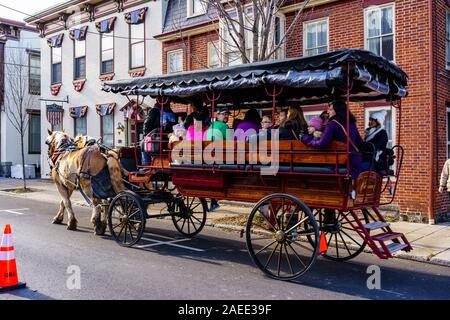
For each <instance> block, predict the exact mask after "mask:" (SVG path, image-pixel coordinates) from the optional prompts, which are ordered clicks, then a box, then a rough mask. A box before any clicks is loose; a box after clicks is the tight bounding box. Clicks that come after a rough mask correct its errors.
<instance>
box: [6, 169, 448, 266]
mask: <svg viewBox="0 0 450 320" xmlns="http://www.w3.org/2000/svg"><path fill="white" fill-rule="evenodd" d="M22 184H23V182H22V180H15V179H5V178H0V193H1V194H7V195H10V196H14V197H24V198H27V199H31V200H36V201H41V202H48V203H53V204H57V203H59V202H60V200H61V198H60V196H59V194H58V192H57V191H56V187H55V185H54V184H53V183H52V182H51V181H49V180H28V182H27V185H28V187H30V188H33V189H38V191H36V192H32V193H27V194H12V193H10V192H5V191H4V190H8V189H16V188H21V187H22ZM72 202H73V204H74V205H76V206H87V204H86V202H85V201H84V199H83V197H82V196H81V194H80V193H79V192H75V193H74V195H73V196H72ZM220 203H221V207H220V208H219V209H218V210H216V211H215V212H214V213H210V214H209V215H208V221H207V224H208V225H209V226H215V227H225V224H227V225H228V226H229V223H232V224H234V223H233V221H238V222H240V223H238V224H239V225H240V226H239V227H238V226H234V227H233V226H231V227H230V228H231V229H233V230H236V231H240V230H241V229H242V221H245V217H243V215H245V214H249V213H250V211H251V207H252V206H251V204H241V203H236V202H230V201H221V202H220ZM55 213H56V212H55ZM391 227H392V229H393V230H394V231H395V232H401V233H404V234H405V235H406V238H407V239H408V240H409V241H410V242H411V244H412V246H413V248H414V250H413V251H411V252H409V253H407V252H403V251H400V252H397V253H395V254H394V255H395V256H396V257H397V258H401V259H409V260H414V261H420V262H426V263H431V264H438V265H444V266H449V267H450V223H446V224H439V225H427V224H419V223H410V222H393V223H391Z"/></svg>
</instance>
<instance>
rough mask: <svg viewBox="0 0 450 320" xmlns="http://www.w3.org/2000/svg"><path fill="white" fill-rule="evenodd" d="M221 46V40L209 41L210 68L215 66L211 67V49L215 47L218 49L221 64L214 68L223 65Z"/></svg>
mask: <svg viewBox="0 0 450 320" xmlns="http://www.w3.org/2000/svg"><path fill="white" fill-rule="evenodd" d="M214 43H215V44H214ZM219 46H220V40H216V41H209V42H208V68H213V67H211V49H212V48H214V47H215V48H216V49H217V59H218V60H219V65H218V66H217V67H214V68H220V67H221V66H222V59H220V47H219Z"/></svg>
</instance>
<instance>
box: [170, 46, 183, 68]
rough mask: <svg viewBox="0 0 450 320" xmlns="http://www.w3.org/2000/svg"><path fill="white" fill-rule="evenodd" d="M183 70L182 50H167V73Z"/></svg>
mask: <svg viewBox="0 0 450 320" xmlns="http://www.w3.org/2000/svg"><path fill="white" fill-rule="evenodd" d="M182 71H183V50H181V49H180V50H174V51H168V52H167V73H176V72H182Z"/></svg>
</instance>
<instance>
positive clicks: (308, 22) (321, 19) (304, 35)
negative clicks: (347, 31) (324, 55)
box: [303, 17, 330, 56]
mask: <svg viewBox="0 0 450 320" xmlns="http://www.w3.org/2000/svg"><path fill="white" fill-rule="evenodd" d="M324 21H325V22H326V23H327V52H329V51H330V18H329V17H326V18H319V19H315V20H309V21H305V22H303V56H306V51H307V48H306V45H307V42H308V38H307V32H306V27H307V26H308V25H310V24H316V23H317V24H318V23H321V22H324ZM316 48H318V47H316Z"/></svg>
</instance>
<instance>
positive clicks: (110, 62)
mask: <svg viewBox="0 0 450 320" xmlns="http://www.w3.org/2000/svg"><path fill="white" fill-rule="evenodd" d="M100 39H101V43H100V46H101V66H100V73H101V74H102V75H103V74H110V73H113V72H114V33H110V34H101V35H100Z"/></svg>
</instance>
